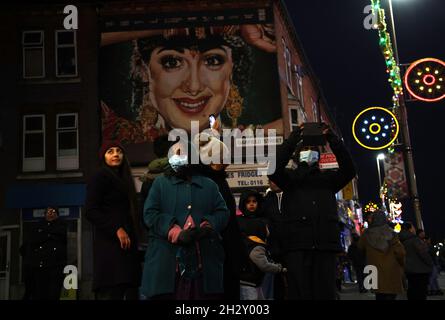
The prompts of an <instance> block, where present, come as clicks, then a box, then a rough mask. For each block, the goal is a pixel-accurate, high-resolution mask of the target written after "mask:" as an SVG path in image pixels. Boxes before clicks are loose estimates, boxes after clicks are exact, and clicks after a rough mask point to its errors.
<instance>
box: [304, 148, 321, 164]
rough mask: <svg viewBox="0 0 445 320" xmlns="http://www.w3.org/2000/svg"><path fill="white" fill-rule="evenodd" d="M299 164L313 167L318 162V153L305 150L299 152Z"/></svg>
mask: <svg viewBox="0 0 445 320" xmlns="http://www.w3.org/2000/svg"><path fill="white" fill-rule="evenodd" d="M300 162H306V163H307V164H308V165H313V164H314V163H317V162H318V152H317V151H313V150H305V151H301V152H300Z"/></svg>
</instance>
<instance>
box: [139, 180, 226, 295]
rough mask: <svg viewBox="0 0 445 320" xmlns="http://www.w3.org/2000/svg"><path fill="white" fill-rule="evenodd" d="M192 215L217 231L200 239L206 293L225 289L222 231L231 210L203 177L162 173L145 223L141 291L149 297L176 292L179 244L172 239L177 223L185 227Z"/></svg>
mask: <svg viewBox="0 0 445 320" xmlns="http://www.w3.org/2000/svg"><path fill="white" fill-rule="evenodd" d="M189 214H191V215H192V217H193V220H194V222H195V224H196V225H199V224H200V223H201V222H202V221H203V220H207V221H208V222H209V223H210V224H211V226H212V227H213V229H214V230H215V231H216V233H214V236H213V237H208V238H203V239H201V240H200V241H199V245H200V250H201V257H202V265H203V285H204V293H208V294H209V293H212V294H213V293H222V292H223V264H224V249H223V247H222V244H221V240H220V239H221V237H220V236H219V234H220V232H221V231H222V230H223V229H224V227H225V226H226V224H227V222H228V219H229V210H228V209H227V206H226V203H225V202H224V199H223V198H222V196H221V194H220V193H219V191H218V186H217V185H216V184H215V183H214V182H213V181H212V180H210V179H208V178H206V177H203V176H193V177H192V181H191V183H189V182H186V181H184V180H181V179H178V178H176V177H166V176H159V177H157V178H156V179H155V181H154V183H153V185H152V187H151V189H150V193H149V195H148V197H147V199H146V200H145V205H144V222H145V224H146V225H147V226H148V228H149V241H148V247H147V251H146V253H145V264H144V272H143V276H142V285H141V292H142V294H144V295H145V296H147V297H152V296H155V295H160V294H169V293H174V292H175V277H176V254H177V251H178V249H179V248H180V246H179V245H175V244H172V243H170V242H169V241H168V231H169V230H170V228H171V227H172V226H173V225H174V224H178V225H179V226H181V227H183V226H184V224H185V221H186V219H187V216H188V215H189Z"/></svg>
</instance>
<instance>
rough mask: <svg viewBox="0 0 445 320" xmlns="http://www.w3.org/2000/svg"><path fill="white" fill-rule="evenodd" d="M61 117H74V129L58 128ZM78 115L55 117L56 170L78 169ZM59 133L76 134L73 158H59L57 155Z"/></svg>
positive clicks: (65, 114)
mask: <svg viewBox="0 0 445 320" xmlns="http://www.w3.org/2000/svg"><path fill="white" fill-rule="evenodd" d="M61 116H74V117H75V120H74V121H75V124H74V127H65V128H60V127H59V118H60V117H61ZM78 119H79V115H78V113H74V112H71V113H58V114H57V115H56V157H57V165H56V166H57V170H60V171H64V170H77V169H79V121H78ZM60 132H76V141H77V146H76V155H75V156H61V155H60V154H59V151H60V148H59V133H60Z"/></svg>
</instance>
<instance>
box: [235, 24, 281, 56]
mask: <svg viewBox="0 0 445 320" xmlns="http://www.w3.org/2000/svg"><path fill="white" fill-rule="evenodd" d="M240 31H241V36H242V37H243V39H244V41H246V42H247V43H248V44H250V45H253V46H255V47H257V48H260V49H261V50H264V51H266V52H277V44H276V42H275V39H273V37H272V33H271V32H268V31H269V30H268V29H267V28H265V26H263V25H260V24H244V25H241V26H240Z"/></svg>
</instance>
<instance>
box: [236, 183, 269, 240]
mask: <svg viewBox="0 0 445 320" xmlns="http://www.w3.org/2000/svg"><path fill="white" fill-rule="evenodd" d="M252 196H253V197H255V198H256V199H257V203H258V206H257V209H256V211H255V212H249V211H248V210H246V202H247V199H248V198H249V197H252ZM238 208H239V209H240V211H241V212H242V213H243V215H242V216H238V217H237V218H238V224H239V228H240V231H241V235H243V236H246V235H247V236H248V235H249V234H247V230H249V224H250V221H252V220H256V219H261V220H263V221H264V222H267V221H266V220H267V219H264V217H263V209H262V208H263V196H262V195H261V193H259V192H258V191H256V190H246V191H244V192H243V193H242V194H241V196H240V200H239V205H238Z"/></svg>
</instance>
